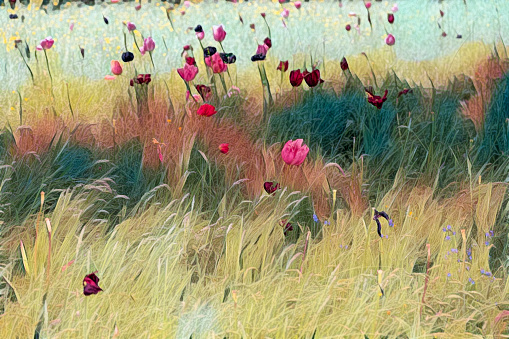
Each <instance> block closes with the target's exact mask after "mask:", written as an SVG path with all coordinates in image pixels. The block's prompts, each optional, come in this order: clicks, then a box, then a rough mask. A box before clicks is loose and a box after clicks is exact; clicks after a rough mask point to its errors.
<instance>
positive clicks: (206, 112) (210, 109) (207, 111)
mask: <svg viewBox="0 0 509 339" xmlns="http://www.w3.org/2000/svg"><path fill="white" fill-rule="evenodd" d="M196 113H197V114H198V115H202V116H206V117H210V116H212V115H214V114H216V113H217V112H216V108H215V107H214V106H212V105H210V104H203V105H201V106H200V108H198V111H197V112H196Z"/></svg>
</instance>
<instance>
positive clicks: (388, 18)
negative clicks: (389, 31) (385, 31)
mask: <svg viewBox="0 0 509 339" xmlns="http://www.w3.org/2000/svg"><path fill="white" fill-rule="evenodd" d="M387 21H389V23H390V24H392V23H393V22H394V14H392V13H389V14H388V15H387Z"/></svg>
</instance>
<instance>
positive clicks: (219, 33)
mask: <svg viewBox="0 0 509 339" xmlns="http://www.w3.org/2000/svg"><path fill="white" fill-rule="evenodd" d="M212 35H213V36H214V40H216V41H217V42H223V40H224V39H225V38H226V31H225V30H224V26H223V25H219V26H212Z"/></svg>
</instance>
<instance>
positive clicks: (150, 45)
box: [143, 37, 156, 52]
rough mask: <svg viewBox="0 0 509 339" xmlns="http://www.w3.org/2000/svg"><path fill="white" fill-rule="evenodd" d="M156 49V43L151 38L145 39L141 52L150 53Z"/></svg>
mask: <svg viewBox="0 0 509 339" xmlns="http://www.w3.org/2000/svg"><path fill="white" fill-rule="evenodd" d="M155 48H156V43H155V42H154V40H153V39H152V38H151V37H148V38H145V40H143V50H144V51H145V52H152V51H153V50H154V49H155Z"/></svg>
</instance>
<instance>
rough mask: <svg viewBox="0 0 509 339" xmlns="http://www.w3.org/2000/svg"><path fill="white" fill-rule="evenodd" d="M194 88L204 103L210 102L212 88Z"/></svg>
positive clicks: (199, 86)
mask: <svg viewBox="0 0 509 339" xmlns="http://www.w3.org/2000/svg"><path fill="white" fill-rule="evenodd" d="M194 87H196V90H197V91H198V93H199V94H200V95H201V98H202V99H203V101H208V100H209V99H210V96H211V95H212V90H211V89H210V87H208V86H205V85H196V86H194Z"/></svg>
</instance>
